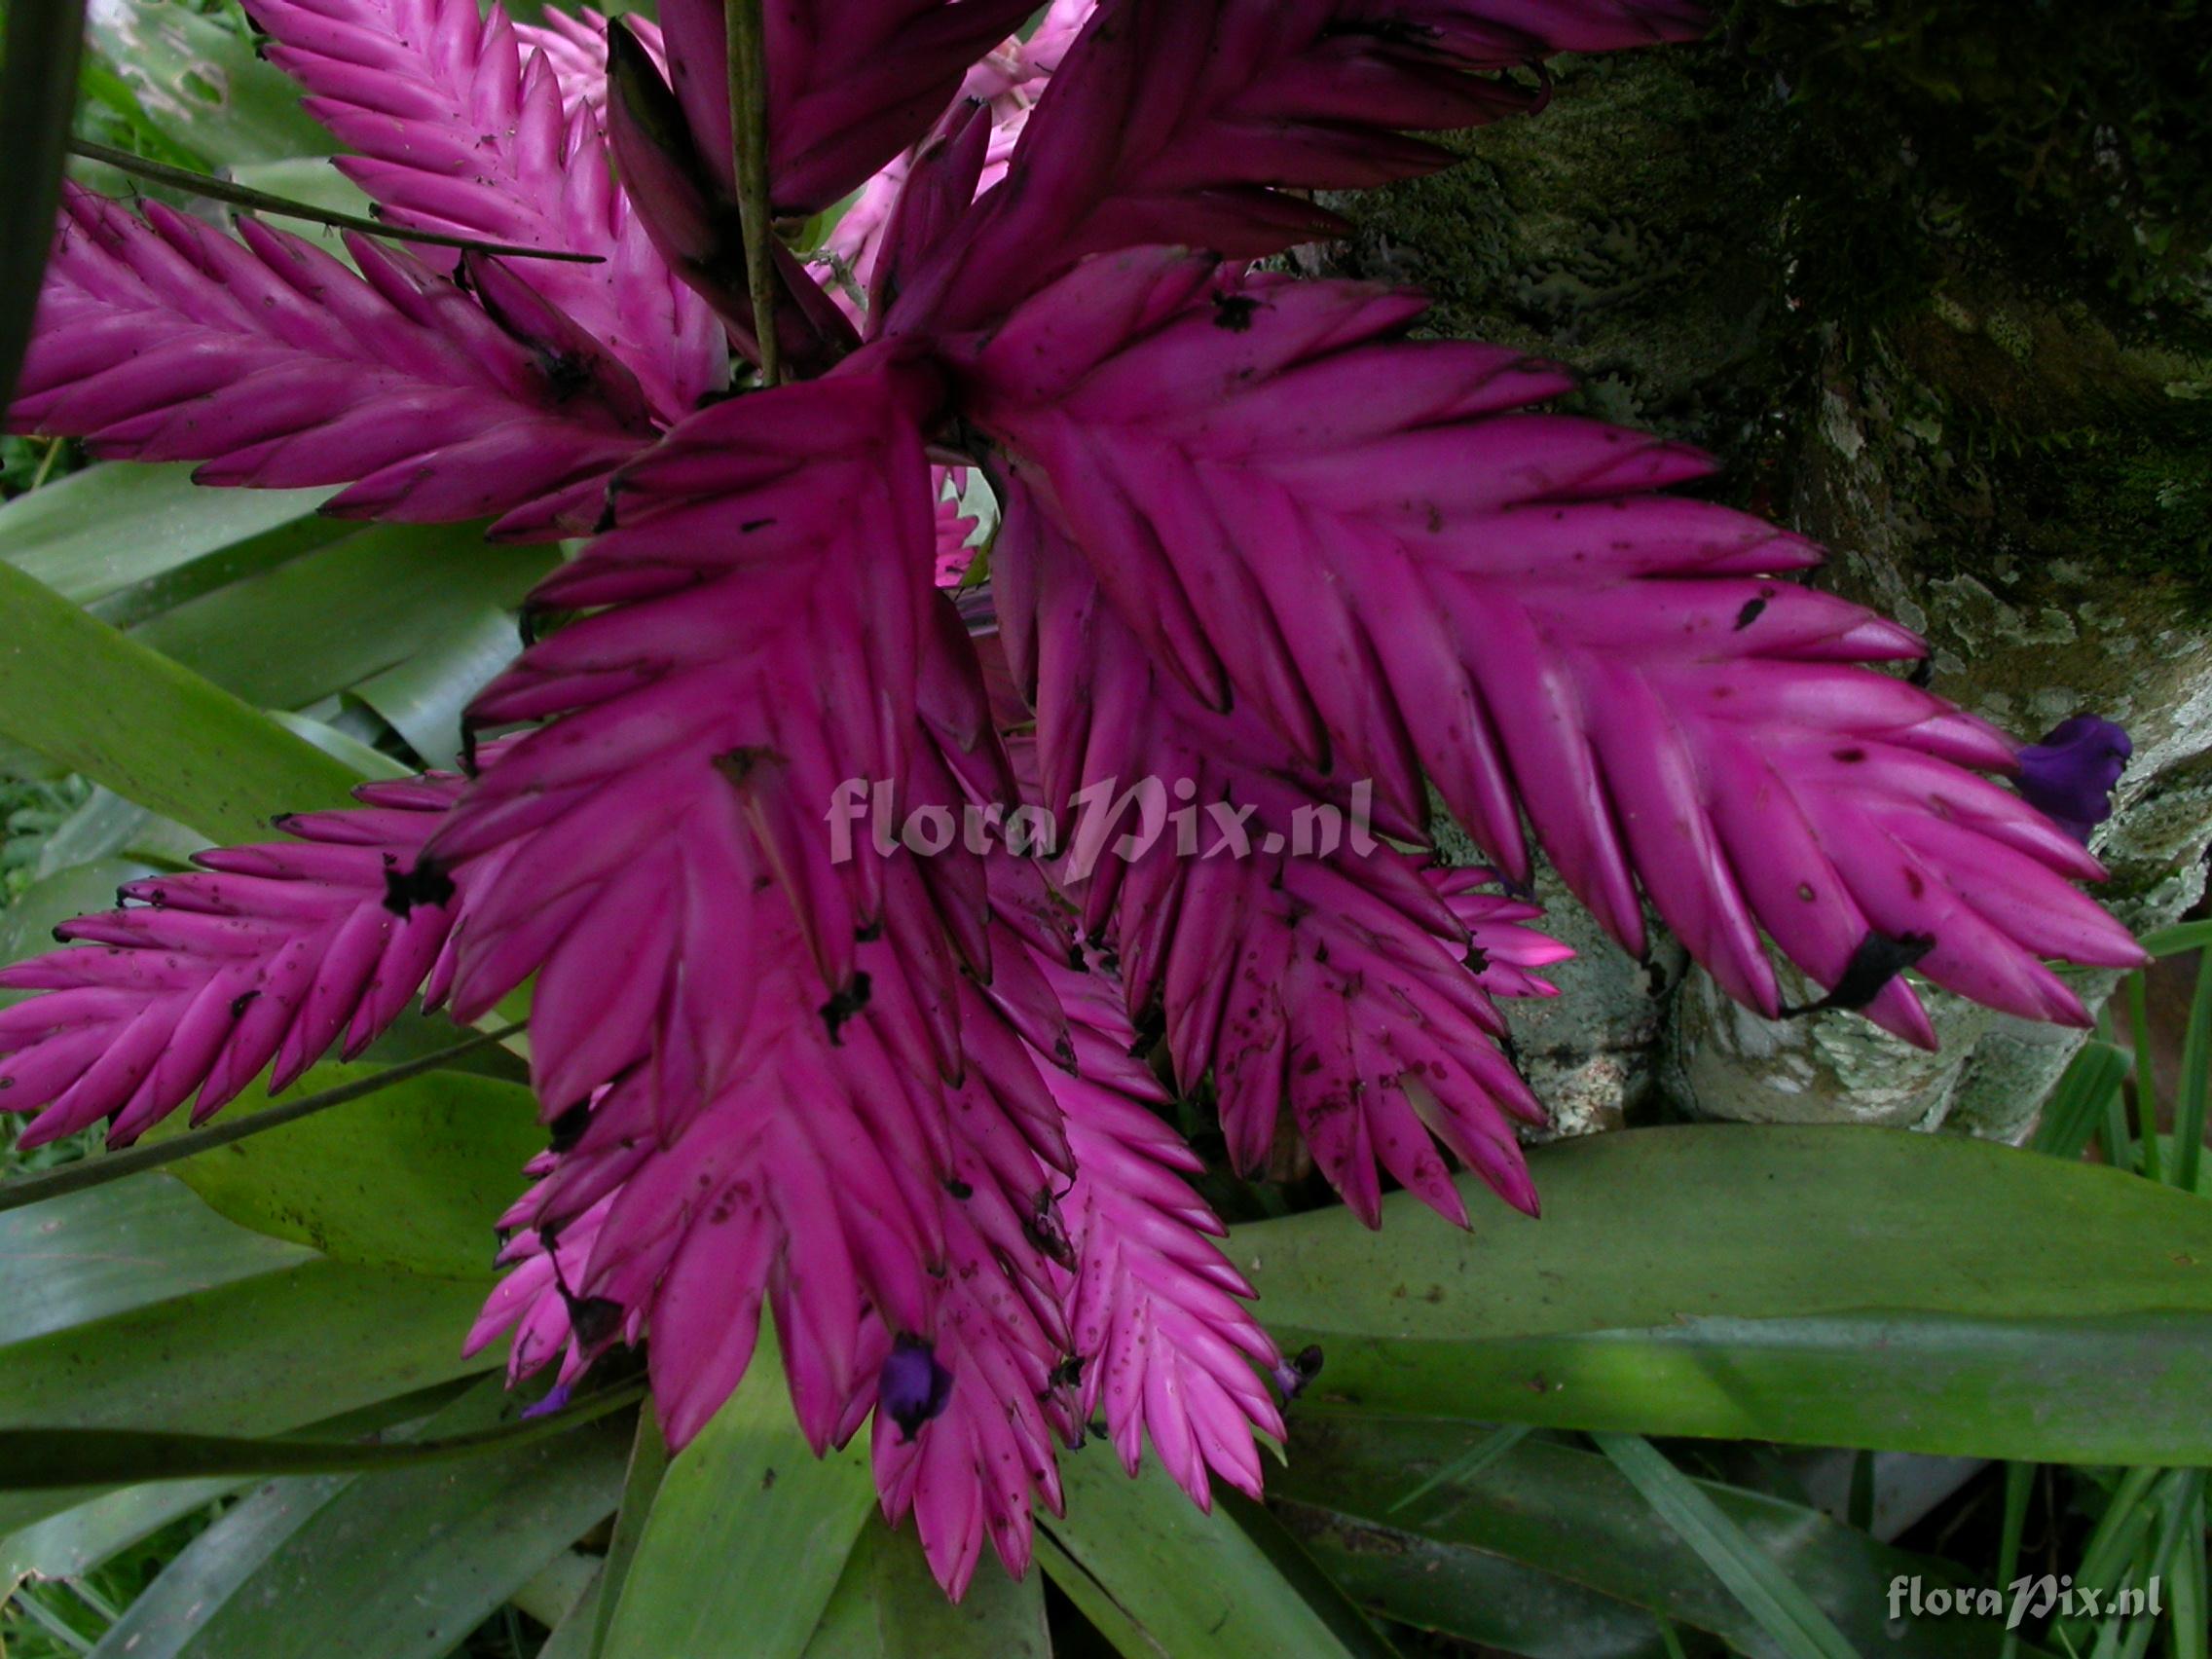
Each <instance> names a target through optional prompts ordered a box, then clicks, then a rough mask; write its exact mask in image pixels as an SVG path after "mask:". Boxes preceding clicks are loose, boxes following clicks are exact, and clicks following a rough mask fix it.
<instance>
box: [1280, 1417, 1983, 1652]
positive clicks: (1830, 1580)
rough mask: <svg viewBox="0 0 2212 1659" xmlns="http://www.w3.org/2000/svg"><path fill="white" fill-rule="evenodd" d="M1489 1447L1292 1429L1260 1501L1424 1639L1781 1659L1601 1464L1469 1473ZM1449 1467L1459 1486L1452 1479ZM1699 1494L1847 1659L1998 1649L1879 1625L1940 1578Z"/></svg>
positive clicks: (1976, 1635) (1947, 1583)
mask: <svg viewBox="0 0 2212 1659" xmlns="http://www.w3.org/2000/svg"><path fill="white" fill-rule="evenodd" d="M1488 1439H1489V1436H1488V1435H1487V1434H1486V1432H1485V1431H1484V1430H1483V1429H1482V1428H1481V1427H1480V1426H1478V1425H1475V1424H1471V1423H1455V1422H1446V1421H1441V1420H1437V1419H1426V1420H1423V1419H1393V1418H1378V1417H1343V1418H1330V1419H1316V1420H1311V1421H1307V1422H1302V1423H1300V1424H1299V1425H1298V1427H1297V1429H1296V1431H1295V1432H1294V1434H1293V1436H1292V1439H1291V1457H1290V1463H1289V1466H1288V1467H1287V1468H1286V1469H1284V1470H1282V1471H1280V1472H1278V1473H1277V1474H1275V1475H1273V1476H1272V1477H1271V1479H1270V1482H1269V1496H1270V1498H1271V1499H1272V1502H1273V1504H1274V1506H1275V1507H1276V1508H1277V1510H1278V1511H1279V1512H1280V1513H1281V1514H1282V1516H1283V1518H1284V1520H1285V1521H1286V1523H1287V1524H1288V1525H1289V1526H1290V1528H1291V1530H1293V1531H1294V1532H1296V1533H1297V1534H1298V1535H1299V1536H1301V1537H1302V1538H1304V1539H1305V1540H1306V1542H1307V1544H1308V1546H1309V1548H1310V1549H1311V1550H1312V1551H1313V1552H1314V1553H1315V1555H1316V1556H1317V1557H1318V1558H1319V1560H1320V1562H1321V1564H1322V1566H1323V1567H1325V1568H1326V1569H1327V1570H1328V1572H1329V1573H1330V1575H1331V1576H1332V1577H1334V1578H1335V1579H1336V1580H1337V1581H1338V1582H1339V1583H1341V1584H1342V1585H1343V1586H1344V1588H1345V1589H1346V1592H1348V1593H1349V1594H1350V1595H1351V1596H1352V1597H1353V1598H1354V1599H1355V1600H1357V1601H1358V1602H1360V1603H1361V1604H1364V1605H1366V1606H1368V1607H1371V1608H1373V1609H1374V1610H1375V1611H1377V1612H1378V1613H1380V1614H1382V1615H1383V1616H1385V1617H1387V1618H1389V1619H1392V1620H1396V1621H1399V1622H1403V1623H1406V1624H1411V1625H1414V1626H1416V1627H1418V1628H1420V1629H1424V1630H1438V1631H1444V1632H1447V1633H1449V1634H1451V1635H1455V1636H1457V1637H1460V1638H1462V1639H1463V1640H1465V1641H1474V1642H1479V1643H1482V1644H1484V1645H1487V1646H1493V1647H1500V1648H1504V1649H1506V1650H1508V1651H1511V1652H1516V1653H1530V1654H1538V1655H1545V1656H1550V1655H1558V1656H1561V1659H1583V1656H1584V1655H1589V1656H1591V1659H1597V1656H1600V1655H1605V1654H1628V1653H1634V1654H1652V1655H1656V1654H1657V1652H1658V1651H1659V1649H1660V1647H1661V1645H1662V1643H1661V1641H1660V1639H1659V1636H1658V1634H1657V1628H1656V1621H1665V1622H1667V1623H1669V1624H1679V1625H1684V1626H1690V1627H1694V1628H1697V1629H1700V1630H1704V1631H1708V1632H1711V1633H1712V1634H1714V1636H1717V1637H1718V1638H1720V1639H1721V1640H1723V1641H1727V1642H1728V1643H1729V1644H1730V1645H1731V1646H1733V1647H1735V1648H1737V1649H1739V1650H1741V1651H1744V1652H1750V1653H1760V1654H1765V1653H1775V1652H1779V1651H1780V1649H1779V1648H1778V1647H1777V1646H1776V1645H1775V1644H1774V1642H1773V1641H1771V1639H1769V1638H1767V1637H1766V1636H1765V1635H1764V1633H1763V1632H1762V1631H1761V1630H1760V1629H1759V1627H1758V1625H1757V1624H1756V1623H1755V1622H1754V1621H1753V1620H1752V1619H1751V1617H1750V1616H1749V1615H1748V1614H1747V1613H1746V1612H1745V1611H1744V1609H1743V1607H1742V1605H1741V1604H1739V1603H1738V1602H1737V1600H1736V1599H1735V1598H1734V1597H1733V1596H1731V1595H1730V1594H1729V1593H1728V1592H1727V1591H1726V1590H1724V1589H1723V1588H1722V1587H1721V1586H1720V1584H1719V1583H1718V1582H1716V1581H1715V1580H1714V1577H1713V1576H1712V1575H1711V1574H1710V1573H1708V1572H1707V1571H1706V1570H1705V1568H1704V1567H1703V1565H1702V1564H1701V1563H1700V1561H1699V1559H1698V1557H1697V1556H1696V1555H1695V1554H1694V1553H1693V1552H1692V1551H1691V1549H1690V1548H1689V1547H1688V1546H1687V1545H1686V1544H1685V1543H1684V1542H1683V1540H1682V1539H1681V1538H1680V1537H1679V1536H1678V1535H1677V1533H1676V1532H1675V1531H1674V1530H1672V1529H1671V1528H1670V1527H1668V1526H1667V1525H1666V1524H1665V1523H1664V1522H1662V1521H1661V1520H1660V1519H1659V1518H1658V1516H1657V1515H1655V1514H1654V1513H1653V1511H1652V1509H1651V1506H1650V1505H1649V1504H1648V1503H1647V1502H1645V1500H1644V1499H1643V1498H1642V1497H1641V1495H1640V1494H1639V1493H1638V1492H1637V1491H1636V1489H1635V1488H1634V1487H1632V1486H1631V1485H1630V1484H1629V1482H1628V1481H1627V1480H1626V1479H1625V1478H1624V1477H1623V1476H1622V1474H1621V1473H1620V1471H1619V1470H1617V1469H1616V1468H1614V1467H1613V1466H1612V1464H1611V1463H1610V1462H1609V1461H1608V1460H1607V1459H1606V1458H1604V1456H1598V1455H1595V1454H1592V1453H1589V1452H1585V1451H1581V1450H1578V1449H1576V1448H1574V1447H1570V1446H1567V1445H1565V1444H1561V1443H1558V1442H1556V1441H1554V1440H1550V1439H1547V1438H1544V1437H1541V1436H1538V1437H1534V1438H1530V1439H1528V1440H1525V1441H1523V1442H1522V1443H1521V1444H1519V1445H1517V1446H1516V1447H1514V1448H1513V1449H1512V1450H1511V1451H1510V1452H1508V1453H1506V1454H1505V1455H1503V1456H1498V1457H1496V1458H1494V1459H1493V1460H1492V1461H1491V1462H1490V1463H1489V1464H1488V1465H1487V1466H1485V1467H1483V1468H1481V1469H1480V1470H1474V1471H1468V1469H1467V1466H1468V1465H1469V1463H1470V1462H1471V1461H1472V1459H1471V1456H1470V1455H1471V1454H1472V1453H1474V1452H1476V1451H1478V1450H1480V1449H1481V1448H1482V1447H1483V1446H1484V1445H1485V1444H1486V1442H1487V1440H1488ZM1454 1468H1459V1469H1461V1470H1462V1471H1465V1472H1461V1473H1457V1474H1453V1473H1451V1472H1450V1471H1452V1470H1453V1469H1454ZM1438 1474H1442V1475H1444V1476H1445V1478H1444V1479H1442V1480H1437V1479H1436V1478H1435V1476H1436V1475H1438ZM1694 1485H1695V1486H1696V1488H1697V1490H1698V1491H1699V1492H1700V1493H1702V1494H1703V1495H1704V1496H1705V1497H1706V1498H1707V1499H1708V1500H1710V1501H1711V1502H1712V1503H1713V1504H1714V1506H1715V1507H1716V1508H1717V1509H1718V1510H1719V1511H1720V1512H1721V1514H1722V1515H1723V1516H1724V1517H1725V1518H1726V1519H1727V1521H1728V1523H1729V1524H1730V1525H1731V1526H1732V1527H1734V1528H1736V1529H1738V1530H1740V1531H1741V1532H1742V1533H1743V1534H1744V1535H1745V1536H1747V1537H1748V1538H1750V1539H1751V1541H1752V1542H1753V1543H1755V1544H1756V1545H1757V1547H1758V1548H1759V1549H1760V1550H1761V1551H1763V1552H1765V1553H1766V1554H1767V1555H1769V1556H1770V1557H1771V1558H1772V1559H1773V1560H1774V1561H1775V1562H1776V1563H1777V1564H1778V1565H1779V1566H1780V1567H1782V1568H1783V1570H1785V1571H1786V1572H1787V1573H1788V1576H1789V1577H1790V1579H1792V1580H1793V1581H1794V1582H1795V1583H1796V1584H1798V1585H1800V1586H1801V1587H1802V1588H1803V1591H1804V1593H1805V1594H1806V1595H1807V1596H1808V1597H1810V1598H1811V1599H1812V1600H1813V1601H1814V1602H1815V1603H1816V1604H1818V1605H1819V1606H1820V1607H1821V1608H1822V1609H1823V1610H1824V1612H1825V1614H1826V1615H1827V1616H1828V1617H1829V1618H1830V1619H1832V1620H1833V1621H1834V1622H1835V1623H1836V1625H1837V1626H1838V1627H1839V1628H1840V1629H1841V1630H1842V1631H1843V1633H1844V1635H1845V1637H1846V1638H1847V1639H1849V1641H1851V1643H1852V1646H1853V1648H1854V1649H1855V1650H1856V1651H1858V1652H1862V1653H1875V1652H1882V1651H1888V1650H1890V1649H1891V1648H1892V1647H1893V1646H1895V1647H1896V1648H1898V1649H1899V1650H1901V1651H1906V1652H1910V1653H1913V1654H1916V1655H1920V1656H1922V1659H1975V1656H1979V1659H1988V1656H1990V1655H1993V1654H1994V1653H1995V1652H1996V1651H1997V1646H1998V1639H1999V1635H2000V1633H1999V1632H1998V1631H1997V1629H1996V1628H1995V1627H1994V1626H1993V1625H1991V1624H1987V1623H1983V1622H1980V1621H1976V1620H1961V1619H1954V1618H1936V1617H1924V1618H1917V1619H1916V1618H1914V1617H1912V1616H1911V1614H1910V1612H1909V1610H1906V1611H1905V1612H1904V1614H1903V1616H1902V1619H1901V1620H1900V1622H1899V1623H1898V1624H1895V1625H1892V1624H1891V1623H1890V1621H1889V1604H1888V1586H1889V1584H1890V1582H1891V1581H1892V1580H1893V1579H1894V1578H1897V1577H1900V1576H1911V1575H1915V1574H1917V1575H1919V1576H1921V1577H1922V1578H1923V1579H1924V1580H1925V1581H1926V1583H1927V1584H1928V1585H1929V1586H1930V1587H1931V1588H1934V1587H1938V1586H1942V1587H1951V1586H1956V1585H1957V1584H1959V1583H1960V1578H1959V1575H1958V1572H1957V1570H1956V1569H1955V1568H1953V1567H1949V1566H1947V1565H1946V1564H1944V1563H1942V1562H1938V1561H1934V1560H1931V1559H1929V1558H1927V1557H1924V1556H1917V1555H1913V1554H1910V1553H1908V1552H1906V1551H1903V1550H1899V1549H1895V1548H1893V1547H1891V1546H1889V1545H1886V1544H1881V1543H1877V1542H1876V1541H1875V1540H1873V1539H1871V1538H1869V1537H1867V1536H1865V1535H1864V1534H1863V1533H1862V1532H1858V1531H1855V1530H1852V1529H1851V1528H1848V1527H1844V1526H1841V1525H1839V1524H1837V1523H1836V1522H1834V1521H1831V1520H1830V1519H1828V1518H1827V1517H1826V1516H1825V1515H1823V1514H1821V1513H1819V1512H1818V1511H1816V1510H1813V1509H1809V1508H1806V1507H1805V1506H1803V1505H1801V1504H1798V1503H1792V1502H1788V1501H1786V1500H1784V1499H1781V1498H1777V1497H1772V1496H1769V1495H1767V1494H1765V1493H1756V1492H1750V1491H1746V1490H1744V1489H1742V1488H1739V1487H1732V1486H1727V1485H1723V1484H1720V1483H1718V1482H1712V1481H1699V1482H1696V1483H1694ZM1409 1486H1415V1487H1419V1488H1423V1489H1425V1491H1424V1492H1423V1493H1422V1495H1421V1496H1420V1497H1419V1499H1418V1500H1417V1501H1415V1502H1414V1503H1411V1504H1407V1503H1405V1502H1404V1500H1403V1499H1402V1498H1401V1497H1400V1496H1399V1493H1401V1492H1402V1491H1403V1490H1404V1489H1405V1488H1407V1487H1409ZM1562 1540H1569V1541H1570V1543H1569V1545H1568V1547H1564V1548H1563V1547H1562Z"/></svg>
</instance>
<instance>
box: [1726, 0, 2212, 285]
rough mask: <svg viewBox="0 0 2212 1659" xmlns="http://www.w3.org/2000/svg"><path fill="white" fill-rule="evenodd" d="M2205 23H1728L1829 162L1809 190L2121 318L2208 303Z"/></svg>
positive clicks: (1811, 19) (1869, 13)
mask: <svg viewBox="0 0 2212 1659" xmlns="http://www.w3.org/2000/svg"><path fill="white" fill-rule="evenodd" d="M2208 22H2212V19H2208V18H2206V17H2205V16H2204V13H2203V7H2202V5H2201V4H2200V0H2102V3H2100V4H2097V5H2078V4H2069V3H2066V0H1736V4H1735V5H1734V6H1733V8H1732V9H1731V11H1730V14H1729V29H1728V35H1727V39H1728V49H1729V50H1731V51H1733V52H1735V53H1737V54H1739V55H1741V56H1742V58H1743V59H1744V60H1745V61H1746V63H1747V64H1749V65H1755V66H1756V67H1757V68H1759V69H1761V70H1763V71H1765V72H1766V73H1767V74H1768V75H1769V76H1770V77H1771V78H1772V80H1773V82H1774V83H1775V84H1776V85H1778V86H1781V87H1786V88H1787V89H1788V95H1789V97H1790V100H1791V102H1792V105H1793V107H1794V108H1796V109H1797V110H1798V111H1799V112H1800V113H1801V115H1802V116H1803V118H1804V122H1803V143H1804V146H1805V148H1806V151H1807V155H1808V158H1809V159H1811V158H1825V161H1826V164H1827V166H1826V169H1825V170H1826V173H1827V180H1826V184H1827V188H1825V189H1823V188H1821V184H1822V182H1823V181H1822V179H1821V178H1820V176H1819V172H1818V169H1814V168H1808V169H1807V174H1808V183H1809V185H1811V186H1812V187H1813V188H1812V189H1811V191H1810V198H1809V199H1810V200H1811V201H1812V202H1813V203H1816V204H1818V206H1819V207H1820V208H1821V209H1822V210H1823V211H1824V212H1825V213H1827V214H1830V215H1832V216H1833V217H1835V218H1836V219H1837V220H1839V221H1841V222H1843V223H1844V224H1846V225H1848V227H1849V229H1850V233H1851V235H1852V236H1853V238H1854V240H1855V241H1856V240H1858V239H1861V238H1863V237H1866V236H1872V237H1874V238H1875V239H1877V240H1876V241H1875V242H1874V243H1873V244H1871V246H1878V247H1883V248H1885V249H1886V250H1888V249H1898V248H1899V247H1900V246H1901V247H1906V248H1914V247H1915V244H1921V245H1931V246H1935V247H1936V248H1946V247H1948V246H1951V245H1954V244H1957V243H1960V242H1962V241H1977V242H1980V243H1983V244H1986V246H1987V248H1988V250H1989V251H1990V253H1991V254H1992V255H1993V256H1994V259H1993V262H1995V263H2002V264H2004V265H2006V266H2007V267H2009V269H2011V270H2012V271H2013V272H2015V273H2017V274H2026V273H2034V274H2035V275H2036V276H2037V277H2038V279H2039V281H2041V282H2047V284H2048V285H2049V286H2050V287H2051V288H2052V289H2054V290H2061V291H2066V292H2094V293H2097V294H2100V295H2102V296H2104V297H2105V298H2106V299H2107V300H2109V301H2110V302H2112V309H2113V312H2114V313H2115V315H2116V316H2117V317H2119V318H2120V319H2122V320H2123V321H2124V320H2126V319H2131V318H2133V317H2134V315H2135V313H2140V312H2141V311H2143V310H2144V309H2145V308H2150V307H2160V306H2172V307H2178V308H2179V309H2182V310H2184V311H2188V312H2192V313H2194V314H2195V315H2196V317H2197V318H2198V319H2199V320H2203V319H2204V317H2205V314H2206V310H2205V308H2206V304H2207V301H2208V299H2212V283H2208V279H2207V278H2208V273H2207V269H2206V263H2205V262H2206V254H2207V247H2208V240H2212V169H2207V168H2206V167H2205V166H2204V160H2203V159H2204V157H2205V155H2206V154H2207V153H2208V152H2212V93H2208V92H2207V90H2206V89H2207V86H2208V85H2212V27H2208V26H2207V24H2208ZM1860 245H1861V247H1862V252H1865V251H1869V244H1866V243H1863V242H1861V243H1860ZM1857 263H1858V264H1859V266H1860V268H1861V269H1863V266H1864V263H1865V262H1864V260H1863V259H1862V260H1861V261H1859V262H1857ZM1914 263H1915V264H1923V262H1922V261H1919V260H1915V261H1914ZM1923 269H1925V265H1924V264H1923Z"/></svg>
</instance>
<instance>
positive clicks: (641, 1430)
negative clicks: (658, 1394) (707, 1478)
mask: <svg viewBox="0 0 2212 1659" xmlns="http://www.w3.org/2000/svg"><path fill="white" fill-rule="evenodd" d="M667 1474H668V1442H667V1440H666V1439H664V1438H663V1437H662V1435H661V1432H660V1415H659V1413H658V1412H657V1411H655V1410H654V1407H653V1403H652V1401H651V1400H650V1399H649V1398H648V1399H647V1400H646V1401H645V1404H644V1405H643V1406H641V1407H639V1408H638V1426H637V1430H636V1432H635V1433H634V1434H633V1435H632V1437H631V1441H630V1464H629V1468H628V1469H627V1470H626V1471H625V1472H624V1474H623V1477H622V1504H621V1507H620V1508H619V1509H617V1510H616V1511H615V1512H614V1532H613V1535H612V1536H611V1537H609V1538H608V1542H607V1559H606V1561H605V1562H603V1563H602V1564H601V1567H600V1569H599V1579H598V1582H597V1583H596V1584H594V1585H593V1587H592V1594H591V1596H590V1598H589V1600H590V1603H591V1607H590V1613H591V1616H590V1619H589V1621H588V1628H587V1629H585V1630H583V1631H580V1632H579V1633H578V1636H577V1638H576V1641H577V1643H578V1645H579V1647H580V1649H581V1652H580V1654H579V1659H593V1656H594V1655H595V1654H598V1653H601V1652H604V1651H605V1650H606V1646H607V1633H608V1630H609V1629H610V1628H611V1627H612V1626H613V1623H614V1609H615V1607H616V1606H617V1605H619V1604H620V1603H621V1600H622V1586H623V1584H624V1583H625V1582H626V1581H627V1580H628V1579H629V1576H630V1564H631V1563H632V1562H634V1561H636V1560H637V1559H638V1543H639V1540H640V1539H642V1538H643V1537H644V1536H645V1522H646V1521H647V1520H648V1519H649V1518H650V1517H651V1515H652V1512H653V1499H654V1498H656V1497H658V1496H659V1495H660V1483H661V1482H662V1480H663V1479H665V1478H666V1477H667ZM570 1616H571V1618H572V1617H574V1615H573V1614H571V1615H570Z"/></svg>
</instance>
